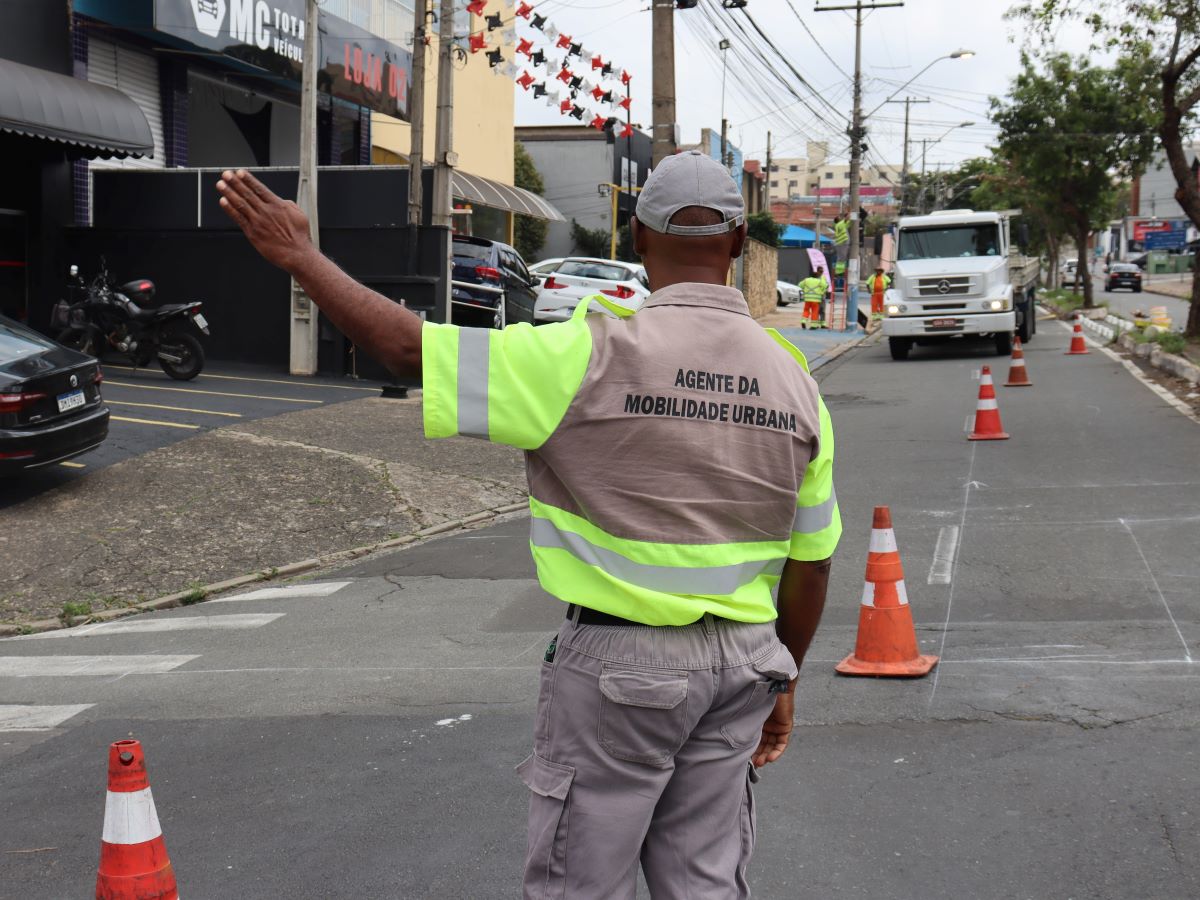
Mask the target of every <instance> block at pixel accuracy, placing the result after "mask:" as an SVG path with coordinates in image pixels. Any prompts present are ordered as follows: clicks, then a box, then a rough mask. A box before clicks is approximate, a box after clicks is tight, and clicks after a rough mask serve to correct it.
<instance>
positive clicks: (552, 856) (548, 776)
mask: <svg viewBox="0 0 1200 900" xmlns="http://www.w3.org/2000/svg"><path fill="white" fill-rule="evenodd" d="M517 774H518V775H520V776H521V780H522V781H524V782H525V785H526V786H527V787H528V788H529V790H530V796H529V845H528V848H527V851H526V855H525V897H527V898H536V900H562V898H564V897H565V890H566V877H567V825H568V822H569V819H570V811H571V800H570V793H571V782H572V781H573V780H574V779H575V768H574V767H573V766H564V765H562V764H561V763H554V762H550V760H548V759H542V757H540V756H538V755H537V754H536V753H533V754H530V755H529V756H528V757H527V758H526V759H525V761H524V762H522V763H521V764H520V765H519V766H517Z"/></svg>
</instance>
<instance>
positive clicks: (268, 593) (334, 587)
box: [209, 581, 350, 603]
mask: <svg viewBox="0 0 1200 900" xmlns="http://www.w3.org/2000/svg"><path fill="white" fill-rule="evenodd" d="M348 584H350V582H349V581H318V582H315V583H312V584H292V585H288V586H286V587H274V588H261V589H259V590H257V591H251V592H250V593H248V594H235V595H234V596H232V597H222V598H220V599H219V600H210V601H209V603H232V602H233V601H235V600H280V599H283V598H286V597H327V596H329V595H330V594H332V593H335V592H337V591H340V590H341V589H342V588H344V587H345V586H346V585H348Z"/></svg>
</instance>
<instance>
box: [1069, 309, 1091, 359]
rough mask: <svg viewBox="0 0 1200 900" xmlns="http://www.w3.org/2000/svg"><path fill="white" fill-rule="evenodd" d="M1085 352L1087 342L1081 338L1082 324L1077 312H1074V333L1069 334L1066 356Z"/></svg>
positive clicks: (1086, 350)
mask: <svg viewBox="0 0 1200 900" xmlns="http://www.w3.org/2000/svg"><path fill="white" fill-rule="evenodd" d="M1087 352H1088V348H1087V344H1086V343H1084V340H1083V325H1081V324H1080V319H1079V313H1075V333H1074V334H1072V335H1071V349H1070V350H1068V351H1067V356H1077V355H1078V354H1080V353H1087Z"/></svg>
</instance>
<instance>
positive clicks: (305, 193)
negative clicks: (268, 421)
mask: <svg viewBox="0 0 1200 900" xmlns="http://www.w3.org/2000/svg"><path fill="white" fill-rule="evenodd" d="M320 44H321V36H320V33H319V32H318V30H317V0H306V3H305V10H304V62H303V69H302V70H301V75H300V177H299V178H298V180H297V182H296V205H297V206H299V207H300V210H301V212H303V213H304V214H305V215H306V216H308V233H309V237H311V238H312V242H313V246H316V247H319V246H320V232H319V229H318V226H317V67H318V63H319V61H318V59H317V54H318V53H319V52H320ZM317 333H318V329H317V307H316V304H314V303H313V302H312V300H311V299H310V298H309V296H308V295H307V294H306V293H304V290H303V289H302V288H301V287H300V285H299V284H297V283H296V280H295V279H292V322H291V339H290V345H289V351H288V371H290V372H291V373H292V374H293V375H314V374H316V371H317Z"/></svg>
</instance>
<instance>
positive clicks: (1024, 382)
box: [1004, 337, 1033, 387]
mask: <svg viewBox="0 0 1200 900" xmlns="http://www.w3.org/2000/svg"><path fill="white" fill-rule="evenodd" d="M1004 386H1005V387H1033V382H1032V381H1030V380H1029V375H1028V373H1027V372H1026V371H1025V351H1024V350H1022V349H1021V339H1020V338H1019V337H1014V338H1013V352H1012V362H1011V363H1009V366H1008V381H1006V382H1004Z"/></svg>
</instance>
